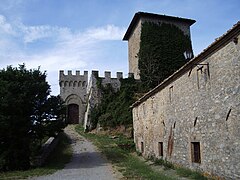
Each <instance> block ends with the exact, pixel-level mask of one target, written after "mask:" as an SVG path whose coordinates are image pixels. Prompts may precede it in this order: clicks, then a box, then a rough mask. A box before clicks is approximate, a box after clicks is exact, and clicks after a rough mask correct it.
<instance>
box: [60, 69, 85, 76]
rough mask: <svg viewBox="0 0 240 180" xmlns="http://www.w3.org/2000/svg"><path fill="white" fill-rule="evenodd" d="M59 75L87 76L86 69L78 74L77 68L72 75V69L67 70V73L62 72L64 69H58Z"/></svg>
mask: <svg viewBox="0 0 240 180" xmlns="http://www.w3.org/2000/svg"><path fill="white" fill-rule="evenodd" d="M59 76H60V77H63V76H84V77H87V76H88V71H84V74H83V75H80V71H79V70H77V71H76V73H75V75H74V74H72V70H68V71H67V74H64V70H60V71H59Z"/></svg>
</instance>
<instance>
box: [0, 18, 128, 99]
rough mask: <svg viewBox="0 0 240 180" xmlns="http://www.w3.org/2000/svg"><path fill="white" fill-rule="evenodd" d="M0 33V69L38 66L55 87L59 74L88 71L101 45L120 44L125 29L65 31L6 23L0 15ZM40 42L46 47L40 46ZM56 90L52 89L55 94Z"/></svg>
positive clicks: (47, 26)
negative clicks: (115, 41) (42, 41)
mask: <svg viewBox="0 0 240 180" xmlns="http://www.w3.org/2000/svg"><path fill="white" fill-rule="evenodd" d="M0 32H2V33H3V37H4V38H2V39H0V58H1V60H0V67H6V66H7V65H10V64H11V65H13V66H17V65H18V64H22V63H25V64H26V66H27V68H37V67H38V66H41V70H42V71H44V70H47V73H48V74H49V75H51V76H52V77H48V80H49V82H50V84H55V85H56V84H57V82H58V74H57V72H58V71H59V70H68V69H72V70H76V69H81V70H83V69H90V67H92V65H94V61H95V62H96V61H97V60H98V58H99V53H100V52H101V48H102V47H101V41H106V40H121V39H122V37H123V34H124V32H125V28H120V27H117V26H114V25H106V26H102V27H97V28H90V29H87V30H85V31H75V32H74V31H72V30H71V29H70V28H68V27H57V26H49V25H38V26H27V25H25V24H23V23H22V22H19V21H18V22H8V21H7V19H6V18H5V17H4V16H2V15H0ZM4 35H5V36H4ZM42 39H44V43H46V44H41V43H40V44H41V46H39V43H38V42H40V41H41V40H42ZM95 68H97V67H95ZM53 74H54V76H53ZM53 88H54V87H53ZM57 89H58V86H56V87H55V89H53V92H54V94H57V93H58V90H57Z"/></svg>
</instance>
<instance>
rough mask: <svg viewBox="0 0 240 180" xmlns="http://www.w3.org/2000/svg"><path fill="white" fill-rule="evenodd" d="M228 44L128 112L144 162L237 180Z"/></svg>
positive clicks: (237, 101) (239, 142)
mask: <svg viewBox="0 0 240 180" xmlns="http://www.w3.org/2000/svg"><path fill="white" fill-rule="evenodd" d="M229 39H230V40H228V43H225V45H224V46H223V45H221V46H222V47H221V48H218V49H217V50H214V51H212V52H211V53H209V54H208V56H207V57H205V58H203V59H202V60H201V61H199V62H198V63H197V64H192V66H193V67H192V69H190V70H189V71H186V72H185V73H178V72H177V73H178V74H179V75H178V77H177V78H175V79H174V80H172V81H171V82H170V81H168V80H166V81H165V82H163V84H164V83H165V84H166V85H165V86H161V85H160V86H159V89H154V90H152V93H149V95H148V96H146V97H147V98H145V99H144V100H142V101H141V102H138V103H137V104H136V105H134V106H133V124H134V141H135V143H136V148H137V150H138V151H140V152H142V154H143V156H144V157H151V156H154V157H157V158H164V159H167V160H168V161H171V162H173V163H174V164H179V165H182V166H186V167H189V168H191V169H195V170H201V171H203V172H206V173H209V174H212V175H217V176H221V177H225V178H227V179H240V138H239V137H240V121H239V120H240V43H239V42H237V43H236V42H234V41H232V40H231V37H230V38H229ZM235 39H238V41H239V39H240V36H239V31H238V36H237V37H235ZM221 43H222V41H220V42H218V44H221ZM216 44H217V43H216ZM222 44H223V43H222ZM212 49H213V48H212ZM207 51H208V50H207ZM209 51H211V48H210V49H209ZM198 59H201V56H199V58H198ZM190 63H191V62H190ZM177 73H176V74H177ZM172 77H174V75H173V76H172ZM161 87H162V88H161ZM198 145H200V148H199V149H198V147H197V146H198ZM161 148H162V149H163V152H161ZM194 150H195V151H198V150H200V151H199V152H195V154H194ZM198 153H199V154H198ZM199 155H200V159H199V160H197V161H195V159H196V156H199ZM194 161H195V162H194Z"/></svg>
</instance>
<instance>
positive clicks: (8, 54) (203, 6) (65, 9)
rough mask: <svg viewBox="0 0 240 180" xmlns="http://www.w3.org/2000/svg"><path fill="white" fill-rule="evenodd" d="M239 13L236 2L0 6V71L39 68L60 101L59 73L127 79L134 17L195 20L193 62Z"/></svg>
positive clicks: (4, 1)
mask: <svg viewBox="0 0 240 180" xmlns="http://www.w3.org/2000/svg"><path fill="white" fill-rule="evenodd" d="M239 10H240V1H239V0H227V1H226V0H202V1H200V0H1V2H0V69H3V68H6V67H7V66H8V65H12V66H13V67H17V66H18V65H19V64H23V63H25V65H26V67H27V68H28V69H37V68H38V67H39V66H40V70H41V71H46V73H47V81H48V82H49V84H50V85H51V90H52V92H51V94H52V95H58V94H59V83H58V76H59V70H65V73H67V70H73V71H75V70H80V72H81V74H83V71H85V70H87V71H89V75H90V74H91V71H92V70H99V74H100V75H101V76H103V74H104V71H111V72H112V76H113V77H115V74H116V72H118V71H120V72H123V74H124V76H127V74H128V46H127V42H126V41H122V38H123V36H124V34H125V32H126V30H127V28H128V26H129V24H130V22H131V20H132V18H133V16H134V14H135V13H136V12H139V11H142V12H149V13H156V14H165V15H170V16H177V17H183V18H189V19H194V20H196V23H195V24H193V25H192V26H191V38H192V45H193V51H194V55H195V56H196V55H197V54H199V53H201V52H202V50H203V49H205V48H206V47H207V46H209V45H210V44H211V43H212V42H213V41H214V40H215V39H216V38H218V37H220V36H221V35H223V34H224V33H225V32H226V31H227V30H228V29H230V28H231V27H232V26H233V25H234V24H236V23H237V21H239V20H240V19H239V17H240V11H239ZM73 74H75V73H73Z"/></svg>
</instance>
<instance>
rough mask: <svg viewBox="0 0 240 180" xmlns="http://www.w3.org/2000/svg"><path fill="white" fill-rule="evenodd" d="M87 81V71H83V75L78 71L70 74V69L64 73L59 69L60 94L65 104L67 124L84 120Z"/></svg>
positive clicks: (81, 122)
mask: <svg viewBox="0 0 240 180" xmlns="http://www.w3.org/2000/svg"><path fill="white" fill-rule="evenodd" d="M87 82H88V73H87V71H84V75H80V72H79V71H76V75H72V71H68V74H67V75H64V72H63V71H60V74H59V85H60V96H61V97H62V99H63V100H64V102H65V105H67V122H68V123H69V124H83V122H84V113H85V110H86V94H87V90H86V89H87Z"/></svg>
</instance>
